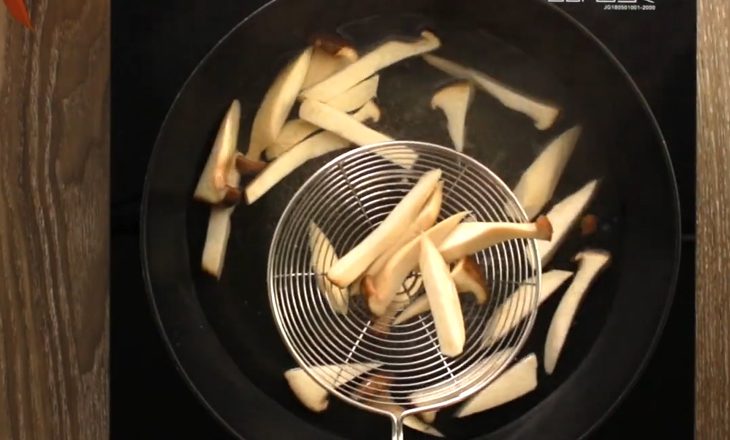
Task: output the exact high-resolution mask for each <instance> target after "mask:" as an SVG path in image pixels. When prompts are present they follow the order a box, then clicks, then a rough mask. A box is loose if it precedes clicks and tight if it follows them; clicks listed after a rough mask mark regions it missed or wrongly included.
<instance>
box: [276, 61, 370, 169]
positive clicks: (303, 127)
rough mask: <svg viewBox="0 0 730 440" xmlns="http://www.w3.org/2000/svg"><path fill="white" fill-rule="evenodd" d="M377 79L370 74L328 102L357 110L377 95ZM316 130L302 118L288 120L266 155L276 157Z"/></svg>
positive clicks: (315, 127) (333, 105) (344, 110)
mask: <svg viewBox="0 0 730 440" xmlns="http://www.w3.org/2000/svg"><path fill="white" fill-rule="evenodd" d="M379 79H380V77H379V76H378V75H375V76H372V77H370V78H368V79H366V80H365V81H363V82H361V83H360V84H358V85H356V86H354V87H353V88H351V89H350V90H348V91H346V92H345V93H343V94H342V95H339V96H337V97H335V98H334V99H333V100H332V101H330V102H329V103H328V104H329V105H331V106H332V107H334V108H336V109H337V110H340V111H343V112H351V111H354V110H357V109H359V108H361V107H362V106H363V105H365V104H366V103H367V102H368V101H370V100H371V99H373V98H375V97H376V96H377V94H378V82H379ZM318 130H320V127H318V126H316V125H314V124H312V123H310V122H307V121H305V120H303V119H292V120H290V121H288V122H287V123H286V124H284V127H282V129H281V132H280V133H279V136H278V137H277V138H276V141H274V143H273V144H271V146H269V147H268V148H267V149H266V157H267V158H269V159H270V160H271V159H276V158H277V157H279V156H281V155H282V154H283V153H285V152H286V151H288V150H289V149H290V148H291V147H293V146H294V145H296V144H298V143H299V142H301V141H302V140H304V139H306V138H307V137H309V136H310V135H311V134H313V133H315V132H316V131H318Z"/></svg>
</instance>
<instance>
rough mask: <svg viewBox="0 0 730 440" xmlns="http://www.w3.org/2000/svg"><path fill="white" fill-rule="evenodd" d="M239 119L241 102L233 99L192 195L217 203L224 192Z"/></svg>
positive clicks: (235, 143)
mask: <svg viewBox="0 0 730 440" xmlns="http://www.w3.org/2000/svg"><path fill="white" fill-rule="evenodd" d="M240 121H241V103H240V102H238V100H234V101H233V102H232V103H231V105H230V107H229V108H228V111H227V112H226V115H225V117H224V118H223V121H221V124H220V127H219V128H218V134H217V135H216V138H215V142H214V144H213V148H212V149H211V151H210V154H209V155H208V161H207V162H206V163H205V167H204V168H203V172H202V173H201V175H200V179H199V180H198V185H197V186H196V188H195V193H194V195H193V197H194V198H195V199H196V200H200V201H203V202H208V203H211V204H217V203H220V202H221V201H223V198H224V197H225V194H226V186H227V184H226V174H227V172H228V169H229V168H230V165H231V161H232V160H233V157H234V155H235V153H236V146H237V144H238V129H239V124H240Z"/></svg>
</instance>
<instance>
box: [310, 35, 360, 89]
mask: <svg viewBox="0 0 730 440" xmlns="http://www.w3.org/2000/svg"><path fill="white" fill-rule="evenodd" d="M320 41H321V40H320ZM329 49H333V48H329ZM357 59H358V55H357V51H356V50H355V49H354V48H352V47H349V48H346V47H344V46H342V47H340V48H339V49H337V50H336V51H335V52H334V53H332V52H330V51H329V50H328V48H325V47H324V46H322V45H316V44H315V45H313V48H312V59H311V60H310V62H309V70H308V71H307V76H306V77H305V78H304V83H303V84H302V88H303V89H306V88H307V87H310V86H313V85H315V84H317V83H319V82H321V81H323V80H325V79H327V78H329V77H330V76H332V74H334V73H335V72H337V71H339V70H341V69H343V68H344V67H345V66H347V65H348V64H352V63H353V62H355V61H357Z"/></svg>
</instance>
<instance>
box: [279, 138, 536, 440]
mask: <svg viewBox="0 0 730 440" xmlns="http://www.w3.org/2000/svg"><path fill="white" fill-rule="evenodd" d="M404 147H407V148H404ZM413 151H415V152H416V153H417V154H418V160H417V161H416V162H415V164H414V165H413V166H412V167H411V168H410V169H407V168H403V167H401V166H398V165H395V164H394V161H395V162H397V161H398V160H397V159H398V157H399V156H400V155H406V154H412V152H413ZM386 158H387V159H386ZM435 168H440V169H441V170H442V171H443V175H442V181H443V183H444V189H443V203H442V208H441V214H440V217H439V220H442V219H444V218H446V217H448V216H450V215H452V214H455V213H458V212H462V211H464V210H468V211H470V212H471V216H470V218H468V219H467V221H485V222H497V221H521V222H525V221H527V220H528V219H527V217H526V215H525V213H524V211H523V210H522V208H521V207H520V205H519V203H518V202H517V199H516V198H515V196H514V195H513V194H512V192H511V191H510V190H509V188H508V187H507V186H506V185H505V184H504V183H503V182H502V181H501V180H500V179H499V178H498V177H497V176H496V175H495V174H494V173H493V172H491V171H490V170H489V169H487V168H486V167H485V166H483V165H482V164H480V163H479V162H477V161H475V160H474V159H472V158H470V157H468V156H465V155H463V154H460V153H458V152H455V151H454V150H451V149H447V148H443V147H440V146H437V145H432V144H426V143H420V142H401V141H399V142H397V143H386V144H378V145H372V146H366V147H361V148H357V149H354V150H352V151H349V152H347V153H345V154H342V155H340V156H339V157H337V158H336V159H334V160H332V161H330V162H329V163H327V164H326V165H325V166H323V167H322V168H321V169H319V170H318V171H317V172H316V173H315V174H314V175H313V176H311V177H310V178H309V179H308V180H307V182H306V183H305V184H304V185H303V186H302V187H301V188H300V189H299V191H298V192H297V193H296V194H295V195H294V197H293V198H292V200H291V201H290V203H289V205H288V206H287V208H286V210H285V211H284V213H283V215H282V217H281V219H280V221H279V224H278V226H277V229H276V232H275V234H274V238H273V242H272V245H271V249H270V254H269V265H268V288H269V296H270V300H271V307H272V310H273V315H274V319H275V320H276V324H277V326H278V328H279V331H280V333H281V336H282V338H283V340H284V342H285V344H286V346H287V347H288V349H289V350H290V352H291V354H292V355H293V357H294V358H295V360H296V361H297V362H298V363H299V365H300V367H301V368H302V369H303V370H304V371H306V372H307V373H309V375H310V376H311V377H312V378H313V379H314V380H315V381H316V382H317V383H318V384H319V385H321V386H322V387H324V388H325V389H326V390H327V391H328V392H329V393H330V394H333V395H335V396H337V397H339V398H341V399H342V400H344V401H346V402H348V403H350V404H352V405H355V406H357V407H360V408H362V409H366V410H369V411H372V412H376V413H380V414H383V415H388V416H390V418H391V420H392V422H393V438H394V439H402V438H403V430H402V426H403V420H404V419H405V418H406V417H410V416H413V415H414V414H416V413H419V412H422V411H431V410H437V409H440V408H444V407H447V406H450V405H453V404H454V403H457V402H459V401H461V400H463V399H466V398H467V397H469V396H471V395H473V394H474V393H476V392H478V391H480V390H481V389H482V388H484V387H485V386H486V385H488V384H489V383H490V382H491V381H492V380H493V379H494V378H496V377H497V376H498V375H499V374H500V373H501V372H502V371H503V370H504V369H505V368H506V367H507V366H508V365H509V364H510V362H512V360H513V359H514V357H515V356H516V355H517V354H518V352H519V350H520V349H521V347H522V345H523V343H524V342H525V340H526V338H527V336H528V334H529V332H530V330H531V329H532V325H533V322H534V320H535V316H536V312H537V300H538V292H539V289H540V271H539V270H535V269H534V268H539V267H540V261H539V256H538V253H537V250H536V247H535V242H534V241H533V240H525V239H514V240H509V241H506V242H503V243H501V244H497V245H495V246H492V247H490V248H487V249H485V250H483V251H481V252H479V253H478V254H477V255H476V256H475V258H476V259H477V261H478V262H479V263H480V264H481V267H483V268H484V271H485V274H484V275H485V277H486V279H487V281H488V287H489V288H490V289H491V296H490V300H489V301H488V302H487V303H486V304H483V305H477V304H476V302H474V301H473V300H472V299H471V298H470V297H469V296H464V295H462V296H461V301H462V312H463V315H464V323H465V327H466V343H465V345H464V350H463V353H462V354H461V355H460V356H458V357H455V358H447V357H445V356H444V355H443V354H442V353H441V350H440V349H439V343H438V341H437V336H436V330H435V326H434V322H433V319H432V317H431V315H430V313H423V314H421V315H419V316H417V317H416V318H414V319H411V320H409V321H406V322H404V323H399V324H397V325H394V324H393V317H394V316H395V314H396V313H397V312H398V311H400V310H402V309H403V308H405V307H406V306H407V305H408V303H409V301H410V300H411V299H413V298H415V297H416V296H418V295H421V294H423V291H424V289H423V287H422V283H420V277H419V275H418V273H417V272H414V273H412V274H411V276H410V277H409V278H408V279H407V280H406V281H405V282H404V284H403V287H402V292H401V293H400V294H399V295H398V296H397V297H396V303H395V304H394V305H393V306H392V307H391V312H393V313H388V314H386V316H385V317H384V318H378V319H374V318H373V317H372V315H371V313H370V312H369V310H368V306H367V303H366V301H365V300H364V299H363V298H362V295H352V296H351V297H350V298H349V311H348V313H347V314H346V315H343V314H339V313H336V312H335V310H334V309H333V307H332V305H331V304H330V302H329V301H328V299H327V296H326V294H325V292H323V291H322V290H320V287H319V285H320V284H319V283H318V280H317V278H318V277H323V276H325V274H321V273H314V271H313V269H312V266H311V258H312V256H311V255H310V248H309V242H308V239H309V237H308V234H309V225H310V222H314V223H315V224H316V225H318V226H319V228H320V229H321V230H322V231H323V232H324V233H325V235H326V236H327V237H328V238H329V240H330V241H331V243H332V246H333V248H334V250H335V252H336V254H337V255H340V256H342V255H344V254H345V253H346V252H347V251H348V250H349V249H352V248H353V247H354V246H355V245H356V244H357V243H359V242H360V241H361V240H363V239H364V238H365V236H367V235H368V233H369V232H371V231H372V230H373V229H374V228H375V227H376V226H377V225H378V224H379V222H381V221H382V220H383V219H384V218H385V217H386V216H387V215H388V214H389V213H390V211H391V210H392V209H393V208H394V207H395V205H396V204H397V203H398V202H399V201H400V200H401V199H402V198H403V196H404V195H405V194H406V193H407V192H408V191H410V189H412V187H413V185H414V184H415V182H416V181H417V180H418V179H419V178H420V177H421V176H422V175H423V174H424V173H425V172H427V171H429V170H432V169H435ZM323 252H324V251H323ZM330 253H332V252H330ZM325 258H327V259H328V260H332V259H333V258H335V255H334V254H333V255H326V256H325ZM518 288H520V295H517V297H518V298H519V300H517V301H514V300H512V301H510V303H509V304H510V307H509V310H508V311H507V313H506V314H504V313H500V314H499V316H501V318H500V319H498V321H499V322H496V327H495V326H494V324H495V323H489V318H490V316H492V315H493V314H494V311H495V308H496V307H497V306H498V305H500V304H501V303H503V302H504V301H505V299H506V298H507V297H508V296H510V295H511V294H512V293H513V292H514V291H515V290H516V289H518ZM351 290H353V291H357V290H358V289H356V288H353V289H351ZM350 295H351V294H350ZM523 318H524V319H523ZM500 327H505V328H500ZM492 331H496V332H497V333H499V334H500V335H503V334H504V335H506V336H504V337H501V338H499V339H498V340H496V341H492V342H490V343H488V344H487V343H485V342H484V341H487V340H489V339H490V338H487V337H486V334H485V333H487V332H492ZM322 366H326V368H315V367H322ZM363 366H366V367H365V368H363ZM364 370H368V371H367V372H366V373H364V374H362V372H363V371H364ZM343 382H344V383H343Z"/></svg>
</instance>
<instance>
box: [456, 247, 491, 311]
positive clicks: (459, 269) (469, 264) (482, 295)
mask: <svg viewBox="0 0 730 440" xmlns="http://www.w3.org/2000/svg"><path fill="white" fill-rule="evenodd" d="M451 278H453V279H454V283H455V284H456V290H457V291H459V293H465V292H470V293H472V294H474V298H475V299H476V302H477V304H484V303H486V302H487V300H488V299H489V288H488V287H487V280H486V278H485V277H484V268H482V267H481V266H480V265H479V263H478V262H477V260H476V259H474V257H464V258H462V259H461V260H459V262H458V263H457V264H456V266H454V269H453V270H452V271H451Z"/></svg>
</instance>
